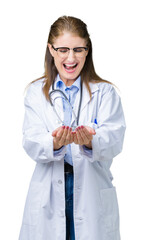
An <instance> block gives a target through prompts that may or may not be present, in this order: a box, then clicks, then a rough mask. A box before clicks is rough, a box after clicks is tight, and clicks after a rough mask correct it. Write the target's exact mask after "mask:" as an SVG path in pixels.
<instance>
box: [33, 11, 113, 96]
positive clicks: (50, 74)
mask: <svg viewBox="0 0 145 240" xmlns="http://www.w3.org/2000/svg"><path fill="white" fill-rule="evenodd" d="M64 32H71V33H73V34H75V35H76V36H79V37H81V38H83V39H85V41H86V44H87V47H88V49H89V52H88V55H87V57H86V61H85V64H84V66H83V69H82V71H81V73H80V75H81V81H82V82H84V83H85V84H86V87H87V89H88V91H89V94H90V96H91V90H90V87H89V82H94V83H95V82H98V83H99V82H107V83H110V84H111V82H109V81H107V80H103V79H102V78H101V77H99V76H98V75H97V73H96V72H95V68H94V64H93V59H92V42H91V39H90V36H89V33H88V30H87V25H86V24H85V23H84V22H83V21H82V20H80V19H78V18H75V17H71V16H62V17H60V18H58V19H57V20H56V21H55V22H54V23H53V24H52V25H51V28H50V32H49V36H48V41H47V44H48V43H49V44H51V45H53V44H54V42H55V39H56V38H57V37H59V36H60V35H62V34H63V33H64ZM44 68H45V72H44V75H43V76H42V77H40V78H38V79H36V80H34V81H33V82H35V81H38V80H40V79H44V86H43V92H44V95H45V97H46V99H47V100H49V89H50V86H51V85H52V83H53V82H54V81H55V78H56V76H57V74H58V71H57V68H56V66H55V63H54V59H53V57H52V55H51V53H50V51H49V48H48V46H47V48H46V54H45V63H44ZM33 82H32V83H33Z"/></svg>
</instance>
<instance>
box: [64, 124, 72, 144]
mask: <svg viewBox="0 0 145 240" xmlns="http://www.w3.org/2000/svg"><path fill="white" fill-rule="evenodd" d="M67 130H68V131H67V135H66V138H65V144H66V145H67V144H70V143H71V138H72V134H71V132H72V128H70V127H67Z"/></svg>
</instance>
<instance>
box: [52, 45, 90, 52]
mask: <svg viewBox="0 0 145 240" xmlns="http://www.w3.org/2000/svg"><path fill="white" fill-rule="evenodd" d="M52 48H53V49H54V50H55V51H56V52H57V51H58V50H59V49H66V50H69V51H70V50H73V52H74V53H76V52H75V49H79V48H83V49H84V50H85V51H87V50H88V47H75V48H69V47H58V48H55V47H54V46H53V45H52Z"/></svg>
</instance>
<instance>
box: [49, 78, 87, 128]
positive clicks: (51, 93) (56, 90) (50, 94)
mask: <svg viewBox="0 0 145 240" xmlns="http://www.w3.org/2000/svg"><path fill="white" fill-rule="evenodd" d="M56 92H59V93H60V94H61V95H62V96H63V97H64V98H65V100H66V101H67V103H68V104H69V106H70V108H71V109H72V114H73V115H74V118H75V124H76V126H75V128H76V127H77V126H78V125H79V118H80V111H81V103H82V82H81V87H80V102H79V107H78V114H77V116H76V114H75V112H74V110H73V107H72V105H71V103H70V102H69V99H68V98H67V96H66V95H65V94H64V92H63V91H61V90H60V89H54V82H53V84H52V91H50V92H49V99H50V104H51V106H52V107H53V110H54V112H55V114H56V115H57V117H58V119H59V120H60V122H61V123H62V124H63V125H64V122H63V121H62V120H61V118H60V116H59V114H58V113H57V111H56V109H55V106H54V104H53V102H52V100H51V96H52V95H53V94H54V93H56Z"/></svg>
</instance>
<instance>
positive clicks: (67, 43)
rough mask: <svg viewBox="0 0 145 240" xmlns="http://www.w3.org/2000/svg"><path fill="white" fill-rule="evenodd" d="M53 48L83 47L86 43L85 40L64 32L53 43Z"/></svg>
mask: <svg viewBox="0 0 145 240" xmlns="http://www.w3.org/2000/svg"><path fill="white" fill-rule="evenodd" d="M54 44H55V47H72V48H73V47H79V46H81V47H83V46H84V47H85V46H86V41H85V39H83V38H81V37H79V36H77V35H75V34H73V33H70V32H64V33H63V34H62V35H60V36H59V37H57V38H56V39H55V41H54Z"/></svg>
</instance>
